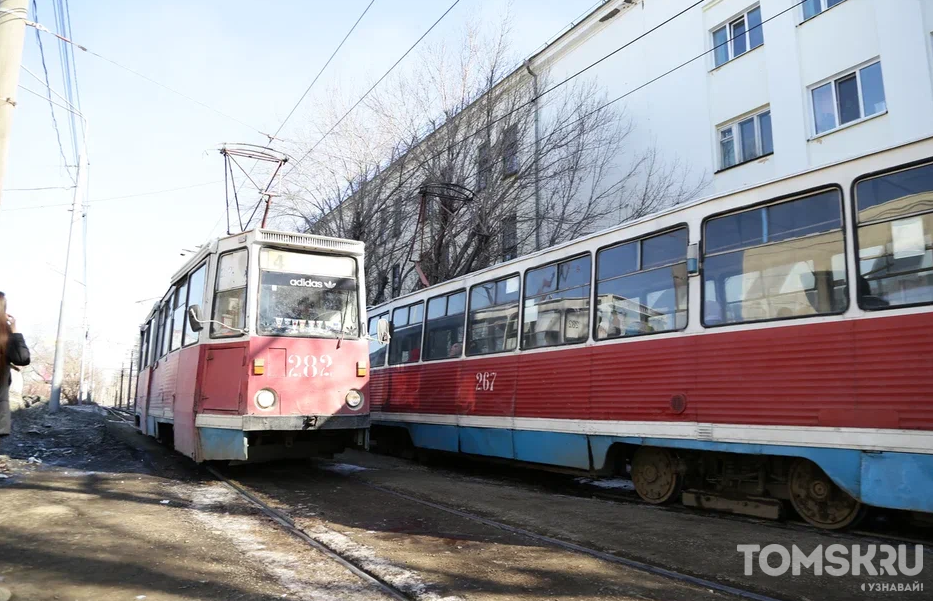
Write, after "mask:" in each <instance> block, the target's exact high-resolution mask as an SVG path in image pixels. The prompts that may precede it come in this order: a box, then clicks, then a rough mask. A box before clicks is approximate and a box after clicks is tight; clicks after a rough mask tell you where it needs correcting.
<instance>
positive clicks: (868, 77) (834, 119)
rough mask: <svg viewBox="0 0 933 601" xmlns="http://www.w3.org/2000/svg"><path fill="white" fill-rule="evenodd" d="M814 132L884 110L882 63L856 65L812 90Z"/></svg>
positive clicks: (885, 106)
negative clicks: (854, 68) (864, 65)
mask: <svg viewBox="0 0 933 601" xmlns="http://www.w3.org/2000/svg"><path fill="white" fill-rule="evenodd" d="M811 94H812V97H813V123H814V129H815V131H816V133H817V135H819V134H822V133H825V132H828V131H831V130H833V129H836V128H837V127H841V126H843V125H845V124H847V123H852V122H854V121H858V120H859V119H864V118H866V117H871V116H872V115H877V114H880V113H883V112H884V111H886V110H887V108H888V107H887V104H886V103H885V100H884V81H883V78H882V76H881V63H880V62H875V63H872V64H870V65H868V66H867V67H862V68H860V69H856V70H855V71H852V72H851V73H846V74H845V75H843V76H842V77H837V78H836V79H834V80H833V81H830V82H827V83H824V84H822V85H820V86H817V87H815V88H813V89H812V90H811Z"/></svg>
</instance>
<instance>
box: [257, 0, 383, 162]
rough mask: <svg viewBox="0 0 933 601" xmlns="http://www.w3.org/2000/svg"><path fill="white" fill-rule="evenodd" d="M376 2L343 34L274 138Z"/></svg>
mask: <svg viewBox="0 0 933 601" xmlns="http://www.w3.org/2000/svg"><path fill="white" fill-rule="evenodd" d="M375 2H376V0H370V2H369V4H367V5H366V8H365V9H363V12H362V14H360V16H359V18H357V20H356V22H355V23H353V27H351V28H350V31H348V32H347V35H345V36H343V39H342V40H341V41H340V43H339V44H338V45H337V47H336V48H335V49H334V51H333V52H332V53H331V55H330V58H328V59H327V62H326V63H324V66H323V67H321V70H320V71H318V72H317V75H315V76H314V79H312V80H311V83H310V84H309V85H308V87H307V88H306V89H305V91H304V93H303V94H302V95H301V98H299V99H298V102H296V103H295V106H293V107H292V110H291V111H289V113H288V116H286V117H285V120H284V121H282V124H281V125H279V128H278V129H277V130H275V133H274V134H272V139H275V138H276V137H278V135H279V133H280V132H281V131H282V128H284V127H285V124H286V123H288V120H289V119H291V118H292V115H294V114H295V111H296V110H298V107H299V106H300V105H301V103H302V101H304V99H305V96H307V95H308V93H309V92H310V91H311V88H313V87H314V84H316V83H317V80H318V79H320V77H321V74H323V73H324V70H325V69H327V66H328V65H330V63H331V61H332V60H334V57H335V56H337V53H338V52H340V49H341V48H343V45H344V43H346V41H347V39H349V37H350V35H351V34H352V33H353V31H354V30H355V29H356V26H357V25H359V24H360V21H362V20H363V17H365V16H366V13H368V12H369V9H370V8H372V5H373V4H375ZM270 143H271V140H270Z"/></svg>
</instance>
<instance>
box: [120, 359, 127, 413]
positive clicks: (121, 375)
mask: <svg viewBox="0 0 933 601" xmlns="http://www.w3.org/2000/svg"><path fill="white" fill-rule="evenodd" d="M124 365H125V364H121V365H120V407H123V374H124V372H126V367H124Z"/></svg>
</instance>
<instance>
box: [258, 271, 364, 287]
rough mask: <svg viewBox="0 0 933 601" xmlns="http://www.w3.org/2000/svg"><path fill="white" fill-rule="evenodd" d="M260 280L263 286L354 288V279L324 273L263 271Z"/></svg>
mask: <svg viewBox="0 0 933 601" xmlns="http://www.w3.org/2000/svg"><path fill="white" fill-rule="evenodd" d="M261 281H262V285H263V286H288V287H291V288H314V289H317V290H356V280H355V279H353V278H336V277H331V276H326V275H308V274H301V273H285V272H281V271H263V272H262V278H261Z"/></svg>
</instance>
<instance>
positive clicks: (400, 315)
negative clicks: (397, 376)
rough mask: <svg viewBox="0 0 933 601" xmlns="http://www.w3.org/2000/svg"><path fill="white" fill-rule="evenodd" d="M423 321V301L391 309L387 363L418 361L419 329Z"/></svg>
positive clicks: (419, 350)
mask: <svg viewBox="0 0 933 601" xmlns="http://www.w3.org/2000/svg"><path fill="white" fill-rule="evenodd" d="M423 323H424V303H421V302H419V303H415V304H414V305H409V306H407V307H399V308H398V309H396V310H394V311H392V338H391V339H390V340H389V365H399V364H402V363H417V362H418V360H419V359H420V358H421V330H422V326H423Z"/></svg>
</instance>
